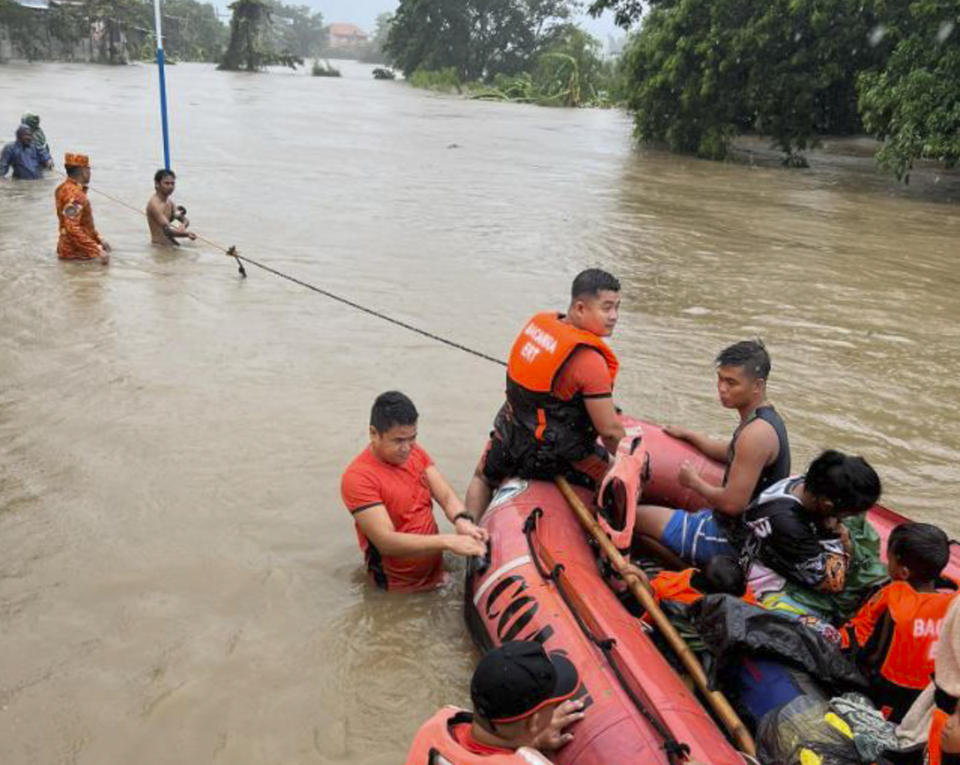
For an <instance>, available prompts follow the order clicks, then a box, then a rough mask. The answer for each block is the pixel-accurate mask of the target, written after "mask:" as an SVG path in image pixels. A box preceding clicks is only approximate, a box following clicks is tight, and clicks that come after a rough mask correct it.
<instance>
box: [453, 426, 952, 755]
mask: <svg viewBox="0 0 960 765" xmlns="http://www.w3.org/2000/svg"><path fill="white" fill-rule="evenodd" d="M624 424H625V425H627V427H628V432H630V431H631V430H636V429H637V426H639V430H642V442H641V443H642V446H643V448H644V450H645V451H646V453H647V455H649V471H648V475H646V476H645V477H644V483H643V500H644V501H646V502H651V503H656V504H664V505H668V506H671V507H684V508H687V509H691V510H693V509H698V508H701V507H704V506H705V505H706V502H705V500H704V499H703V498H702V497H701V496H700V495H699V494H697V493H696V492H694V491H692V490H690V489H685V488H683V487H680V486H679V485H677V484H676V481H675V477H676V475H677V471H678V469H679V466H680V464H681V463H682V462H683V461H684V460H686V459H689V460H691V461H693V462H694V464H695V465H696V466H697V467H698V468H699V470H700V472H701V474H702V475H704V476H705V477H706V478H707V479H708V480H714V481H716V482H718V483H719V481H720V478H721V476H722V467H721V466H720V465H718V464H717V463H714V462H712V461H711V460H709V459H707V458H706V457H705V456H704V455H703V454H701V453H700V452H698V451H697V450H695V449H694V448H693V447H692V446H690V445H689V444H687V443H685V442H682V441H679V440H677V439H674V438H672V437H670V436H668V435H666V434H665V433H664V432H663V431H662V429H661V428H660V427H659V426H657V425H655V424H653V423H649V422H642V421H638V420H631V419H629V418H625V420H624ZM577 491H578V494H579V495H580V496H581V498H582V499H583V501H584V502H585V503H586V504H587V506H588V507H589V506H592V500H593V497H592V493H591V492H589V491H587V490H584V489H578V490H577ZM868 518H869V520H870V521H871V523H872V524H873V525H874V527H875V528H876V529H877V531H878V533H879V534H880V536H881V537H882V538H883V539H884V540H885V539H886V537H887V536H888V535H889V533H890V531H891V530H892V529H893V528H894V527H895V526H897V525H899V524H900V523H903V522H904V521H905V520H906V519H905V518H903V517H902V516H900V515H898V514H897V513H894V512H893V511H891V510H888V509H887V508H884V507H881V506H876V507H874V508H872V509H871V510H870V511H869V514H868ZM481 523H482V525H483V526H484V527H485V528H486V529H487V530H488V531H489V532H490V539H491V545H490V556H489V560H487V561H484V562H483V564H481V566H480V567H476V566H471V569H470V570H469V571H468V575H467V588H466V616H467V623H468V626H469V627H470V630H471V632H472V634H473V636H474V639H475V640H476V641H477V642H478V643H479V644H480V645H481V646H483V647H485V648H489V647H491V646H493V645H499V644H501V643H503V642H504V641H507V640H537V641H540V642H541V643H543V644H544V647H545V648H546V649H547V650H548V651H551V652H552V651H561V652H563V653H564V654H565V655H566V656H567V657H568V658H569V659H570V660H571V661H573V662H574V664H576V666H577V668H578V669H579V671H580V674H581V677H582V680H583V684H582V688H581V691H580V698H581V699H582V700H583V701H584V702H585V704H586V705H587V715H586V717H585V718H584V719H583V720H582V721H581V722H579V723H578V724H577V725H576V727H575V728H574V729H573V731H572V732H573V734H574V739H573V741H572V742H570V743H569V744H567V745H566V746H565V747H564V748H563V749H561V750H560V751H558V752H556V753H553V754H552V755H551V759H552V760H553V761H554V762H556V763H557V764H558V765H614V763H616V765H661V764H663V765H673V763H677V762H680V761H682V759H683V757H684V755H686V756H687V761H688V762H690V763H701V764H702V765H743V763H748V762H750V761H751V760H750V759H748V758H746V757H744V756H743V755H742V754H741V753H740V752H738V751H737V749H736V748H735V746H734V745H733V744H732V743H731V742H730V741H729V740H728V739H727V737H726V736H725V735H724V733H723V731H722V730H721V729H720V728H719V727H718V726H717V724H716V723H715V722H714V719H713V717H712V716H711V715H710V714H709V712H707V711H706V709H705V708H704V707H703V705H701V703H700V701H699V700H698V699H697V697H696V695H695V694H694V693H693V692H692V691H691V690H690V689H689V688H688V687H687V685H685V684H684V682H683V680H682V679H681V678H680V677H679V675H678V674H677V673H676V672H675V671H674V670H673V668H672V667H671V666H670V664H668V662H667V660H666V659H665V658H664V657H663V655H662V654H661V653H660V651H659V650H658V649H657V647H656V646H655V644H654V643H653V641H652V640H651V639H650V637H649V636H648V635H647V633H646V632H645V631H644V629H643V627H642V625H641V623H640V621H639V620H638V619H636V618H635V617H633V616H631V615H630V614H629V613H628V612H627V610H626V609H625V608H624V607H623V605H622V604H621V602H620V601H619V600H618V598H617V597H616V595H615V594H614V592H613V591H612V590H611V589H610V587H609V586H608V585H607V583H606V581H605V580H604V577H603V575H602V573H601V565H602V564H601V563H600V562H599V561H598V557H597V555H596V553H595V551H594V548H593V546H592V545H591V542H588V539H587V535H586V533H585V532H584V530H583V529H582V527H581V526H580V523H579V522H578V521H577V519H576V517H575V516H574V514H573V512H572V511H571V510H570V509H569V508H568V506H567V503H566V500H565V499H564V498H563V496H562V495H561V494H560V492H559V490H558V489H557V488H556V486H554V484H552V483H548V482H544V481H524V480H520V479H513V480H510V481H508V482H506V483H504V484H503V485H502V486H501V487H500V489H499V490H498V492H497V493H496V495H495V496H494V498H493V501H492V502H491V504H490V507H489V509H488V510H487V512H486V513H485V515H484V517H483V519H482V522H481ZM946 573H949V574H950V575H952V576H958V575H960V545H958V544H956V543H954V544H953V545H952V548H951V560H950V565H949V566H948V569H947V571H946Z"/></svg>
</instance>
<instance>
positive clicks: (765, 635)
mask: <svg viewBox="0 0 960 765" xmlns="http://www.w3.org/2000/svg"><path fill="white" fill-rule="evenodd" d="M689 615H690V619H691V620H692V622H693V625H694V627H695V628H696V630H697V632H699V633H700V637H701V639H702V640H703V642H704V645H705V646H706V648H707V650H708V651H709V652H710V655H711V658H712V661H710V662H709V663H708V664H709V666H707V667H706V669H707V671H708V673H709V674H710V678H711V682H713V683H716V681H717V678H718V676H720V675H723V674H726V673H727V672H729V671H730V670H731V669H732V668H736V667H737V666H738V665H739V663H740V661H741V660H742V658H743V657H744V656H766V657H769V658H775V659H778V660H780V661H782V662H784V663H785V664H789V665H791V666H794V667H799V668H800V669H802V670H804V671H806V672H808V673H810V674H811V675H812V676H813V677H815V678H817V681H818V682H820V683H822V684H824V685H826V686H828V687H830V688H831V689H834V690H839V691H844V690H856V689H864V688H866V687H867V681H866V680H865V679H864V677H863V675H862V674H861V673H860V670H859V669H857V667H856V665H855V664H854V663H853V662H852V661H850V660H849V659H848V658H847V657H846V656H844V655H843V653H842V652H841V651H840V648H839V646H838V645H837V644H836V643H833V642H831V641H830V640H828V639H826V638H825V637H824V636H823V635H822V634H821V633H820V632H818V631H816V630H814V629H811V628H810V627H808V626H806V625H805V624H803V623H802V622H799V621H797V620H796V619H795V618H794V617H792V616H787V615H784V614H780V613H777V612H776V611H767V610H766V609H764V608H760V607H758V606H752V605H750V604H748V603H745V602H744V601H743V600H741V599H740V598H735V597H733V596H732V595H707V596H705V597H703V598H701V599H700V600H699V601H697V602H696V603H694V604H693V605H691V606H690V610H689Z"/></svg>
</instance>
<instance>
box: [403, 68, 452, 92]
mask: <svg viewBox="0 0 960 765" xmlns="http://www.w3.org/2000/svg"><path fill="white" fill-rule="evenodd" d="M407 79H408V80H409V81H410V84H411V85H413V87H415V88H424V89H426V90H437V91H440V92H443V93H451V92H453V91H456V92H457V93H459V92H460V75H459V74H458V73H457V70H456V68H455V67H452V66H448V67H447V68H446V69H438V70H431V69H417V71H415V72H413V73H412V74H411V75H410V76H409V77H408V78H407Z"/></svg>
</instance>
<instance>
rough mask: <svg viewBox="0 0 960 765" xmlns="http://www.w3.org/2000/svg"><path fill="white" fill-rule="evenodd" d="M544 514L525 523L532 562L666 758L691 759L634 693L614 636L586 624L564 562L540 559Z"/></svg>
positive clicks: (539, 512)
mask: <svg viewBox="0 0 960 765" xmlns="http://www.w3.org/2000/svg"><path fill="white" fill-rule="evenodd" d="M542 517H543V508H540V507H535V508H534V509H533V510H532V511H531V512H530V515H528V516H527V519H526V521H524V524H523V535H524V536H525V537H526V539H527V547H528V548H529V550H530V558H531V560H533V565H534V566H535V567H536V569H537V572H538V573H539V574H540V576H542V577H543V578H544V579H545V580H549V581H551V582H553V584H554V586H555V587H556V588H557V593H558V594H559V595H560V599H561V600H563V602H564V603H565V604H566V606H567V609H568V610H569V611H570V613H571V614H572V615H573V618H574V621H576V623H577V626H578V627H580V631H581V632H583V634H584V635H585V636H586V638H587V639H588V640H589V641H590V642H591V643H593V644H594V645H595V646H597V648H599V649H600V652H601V653H602V654H603V657H604V659H605V660H606V662H607V664H609V665H610V669H611V670H613V674H614V676H615V677H616V678H617V682H618V683H619V684H620V687H621V688H622V689H623V692H624V693H626V695H627V697H628V698H629V699H630V701H631V702H633V705H634V706H635V707H636V708H637V711H639V712H640V714H641V715H643V718H644V719H645V720H646V721H647V722H648V723H650V726H651V727H652V728H653V729H654V730H655V731H656V732H657V734H658V735H659V736H660V737H661V738H662V739H663V750H664V752H666V755H667V759H668V760H669V761H670V763H671V765H679V763H682V762H684V761H686V760H687V759H689V757H690V747H689V745H687V744H684V743H682V742H680V741H678V740H677V739H676V738H675V737H674V735H673V733H671V732H670V730H669V728H667V726H666V725H664V724H663V722H661V720H660V719H659V718H658V717H657V716H656V715H654V714H653V712H651V711H650V710H649V709H648V708H647V706H646V704H644V703H643V701H642V700H641V699H640V698H639V697H638V696H637V694H636V693H634V691H633V688H631V687H630V684H629V683H628V682H627V679H626V678H625V677H624V676H623V671H622V670H621V669H620V665H619V664H618V662H617V659H616V655H615V654H614V650H613V649H614V648H615V647H616V645H617V641H616V640H614V639H613V638H609V637H608V638H601V637H599V636H597V635H595V634H594V632H593V630H591V629H590V627H589V626H587V624H586V622H584V621H583V617H582V616H581V615H580V613H579V611H578V610H577V607H576V605H575V604H574V603H573V600H572V599H571V598H570V596H569V595H568V594H567V591H566V587H565V585H564V583H563V580H562V575H563V573H564V571H565V568H564V565H563V564H562V563H557V564H555V565H554V567H553V570H552V571H549V572H548V571H547V570H546V569H545V568H544V567H543V563H542V562H541V561H540V556H539V555H538V554H537V551H536V550H535V549H534V544H533V535H534V533H536V531H537V521H538V520H539V519H540V518H542Z"/></svg>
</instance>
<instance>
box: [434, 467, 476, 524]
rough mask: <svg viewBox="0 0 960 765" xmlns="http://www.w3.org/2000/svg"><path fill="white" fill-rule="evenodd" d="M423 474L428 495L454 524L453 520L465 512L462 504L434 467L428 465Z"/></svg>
mask: <svg viewBox="0 0 960 765" xmlns="http://www.w3.org/2000/svg"><path fill="white" fill-rule="evenodd" d="M425 474H426V477H427V485H428V486H429V487H430V494H431V495H432V496H433V498H434V499H435V500H436V501H437V504H438V505H440V507H442V508H443V514H444V515H445V516H447V520H448V521H450V523H454V519H455V518H456V517H457V515H458V514H459V513H463V512H466V508H465V507H464V506H463V502H462V501H461V499H460V497H458V496H457V492H456V491H454V489H453V487H452V486H451V485H450V484H449V483H448V482H447V479H446V478H444V477H443V475H442V474H441V473H440V471H439V470H437V466H436V465H430V466H429V467H428V468H427V469H426V471H425Z"/></svg>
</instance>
